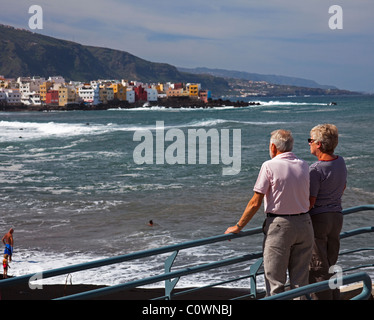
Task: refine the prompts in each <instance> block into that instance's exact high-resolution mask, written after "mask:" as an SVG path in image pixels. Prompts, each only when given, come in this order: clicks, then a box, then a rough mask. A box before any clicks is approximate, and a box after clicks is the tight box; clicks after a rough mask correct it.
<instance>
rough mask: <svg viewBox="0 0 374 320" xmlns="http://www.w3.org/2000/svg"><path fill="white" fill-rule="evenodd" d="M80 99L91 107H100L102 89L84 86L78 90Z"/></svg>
mask: <svg viewBox="0 0 374 320" xmlns="http://www.w3.org/2000/svg"><path fill="white" fill-rule="evenodd" d="M78 95H79V97H80V98H81V99H82V100H83V101H84V102H86V103H89V104H90V105H98V104H99V103H100V88H99V86H96V87H92V86H91V85H87V84H85V85H83V86H82V87H80V88H79V90H78Z"/></svg>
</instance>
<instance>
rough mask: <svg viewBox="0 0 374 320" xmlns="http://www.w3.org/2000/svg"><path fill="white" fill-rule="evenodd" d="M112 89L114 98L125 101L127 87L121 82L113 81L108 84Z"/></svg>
mask: <svg viewBox="0 0 374 320" xmlns="http://www.w3.org/2000/svg"><path fill="white" fill-rule="evenodd" d="M110 87H111V88H112V89H113V94H114V99H118V100H120V101H126V99H127V96H126V92H127V87H126V86H124V85H122V84H121V83H113V84H111V85H110Z"/></svg>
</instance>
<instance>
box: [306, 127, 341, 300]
mask: <svg viewBox="0 0 374 320" xmlns="http://www.w3.org/2000/svg"><path fill="white" fill-rule="evenodd" d="M308 142H309V145H310V152H311V154H313V155H315V156H316V157H317V158H318V161H317V162H316V163H314V164H312V165H311V166H310V168H309V173H310V211H309V213H310V216H311V218H312V222H313V228H314V238H315V243H314V248H313V254H312V260H311V264H310V272H309V281H310V283H314V282H318V281H323V280H328V279H330V277H331V276H332V273H333V270H330V268H331V267H332V266H334V265H335V264H336V262H337V260H338V254H339V249H340V236H339V235H340V232H341V229H342V225H343V215H342V206H341V198H342V195H343V192H344V189H345V186H346V181H347V169H346V166H345V162H344V159H343V158H342V157H341V156H337V155H335V154H334V150H335V148H336V146H337V145H338V129H337V128H336V126H334V125H332V124H323V125H318V126H316V127H314V128H313V129H312V130H311V131H310V139H308ZM338 295H339V291H338V290H335V291H333V290H328V291H323V292H319V293H316V294H313V298H314V299H323V300H328V299H329V300H330V299H338Z"/></svg>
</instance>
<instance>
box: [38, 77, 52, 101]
mask: <svg viewBox="0 0 374 320" xmlns="http://www.w3.org/2000/svg"><path fill="white" fill-rule="evenodd" d="M52 86H53V83H52V82H49V81H46V82H43V84H41V85H40V101H42V102H45V100H46V97H47V92H48V90H50V89H51V87H52Z"/></svg>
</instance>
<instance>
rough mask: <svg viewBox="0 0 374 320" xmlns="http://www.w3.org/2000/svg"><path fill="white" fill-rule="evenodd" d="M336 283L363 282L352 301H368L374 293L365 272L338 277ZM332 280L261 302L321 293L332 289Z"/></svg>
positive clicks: (293, 290) (267, 298)
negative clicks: (359, 291)
mask: <svg viewBox="0 0 374 320" xmlns="http://www.w3.org/2000/svg"><path fill="white" fill-rule="evenodd" d="M334 281H337V282H339V283H341V284H342V285H343V286H345V285H348V284H352V283H355V282H363V287H362V291H361V293H360V294H359V295H357V296H355V297H353V298H352V300H367V299H369V297H370V296H371V291H372V282H371V279H370V277H369V275H368V274H367V273H365V272H360V273H356V274H351V275H347V276H343V277H337V278H335V279H334ZM330 286H331V284H330V280H326V281H322V282H317V283H313V284H309V285H307V286H304V287H300V288H297V289H292V290H290V291H286V292H282V293H278V294H276V295H274V296H270V297H266V298H263V299H261V300H289V299H295V298H298V297H301V296H305V295H309V294H310V293H313V292H320V291H324V290H329V289H330Z"/></svg>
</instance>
